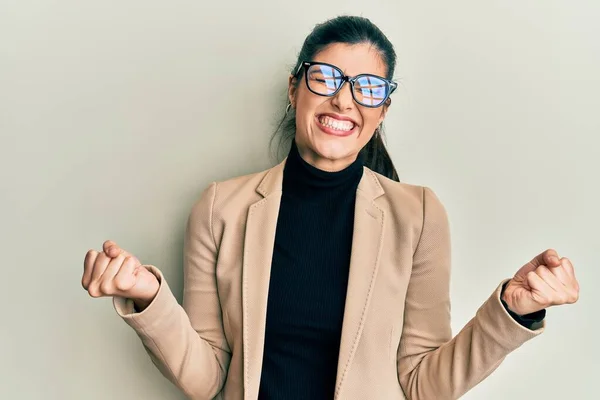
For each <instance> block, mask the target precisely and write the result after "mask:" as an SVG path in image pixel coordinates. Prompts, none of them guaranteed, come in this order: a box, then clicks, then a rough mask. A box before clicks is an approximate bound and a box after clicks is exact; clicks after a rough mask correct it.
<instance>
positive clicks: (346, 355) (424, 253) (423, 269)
mask: <svg viewBox="0 0 600 400" xmlns="http://www.w3.org/2000/svg"><path fill="white" fill-rule="evenodd" d="M286 160H287V158H286V159H285V160H283V162H281V163H279V164H278V165H276V166H274V167H272V168H270V169H268V170H266V171H262V172H259V173H255V174H251V175H246V176H241V177H237V178H233V179H229V180H225V181H221V182H213V183H211V184H210V185H209V186H208V187H206V188H205V189H204V191H203V193H202V194H201V195H200V197H199V199H198V200H197V201H196V202H195V203H194V206H193V207H192V210H191V213H190V214H189V218H188V220H187V225H186V229H185V241H184V266H183V268H184V290H183V301H182V303H183V305H182V306H180V305H179V304H178V302H177V300H176V298H175V297H174V295H173V294H172V292H171V290H170V289H169V285H168V283H167V281H166V280H165V278H164V276H163V274H162V273H161V271H160V270H159V269H158V268H156V267H155V266H153V265H145V267H146V268H148V269H149V270H150V271H151V272H153V273H154V274H155V275H156V276H157V277H158V279H159V281H160V289H159V291H158V294H157V295H156V297H155V299H154V300H153V301H152V303H151V304H150V305H149V306H148V307H147V308H146V309H144V310H143V311H142V312H139V313H138V312H135V310H134V307H133V302H132V301H131V300H130V299H124V298H119V297H115V298H114V299H113V304H114V307H115V310H116V311H117V313H118V314H119V315H120V316H121V317H122V318H123V319H124V320H125V322H126V323H127V324H129V325H130V326H131V327H132V328H133V329H134V330H135V332H136V333H137V335H139V337H140V338H141V341H142V343H143V346H144V347H145V349H146V351H147V352H148V354H149V355H150V358H151V359H152V362H153V363H154V364H155V365H156V366H157V367H158V369H159V370H160V371H161V373H162V374H163V375H164V376H165V377H166V378H168V379H169V380H170V381H171V382H173V383H174V384H175V385H176V386H177V387H179V388H180V389H181V390H182V391H183V392H184V393H185V394H186V395H187V396H188V397H189V398H191V399H212V398H215V399H224V400H238V399H257V398H258V390H259V384H260V376H261V369H262V359H263V348H264V337H265V321H266V310H267V295H268V287H269V273H270V268H271V258H272V254H273V246H274V240H275V228H276V224H277V217H278V212H279V206H280V200H281V194H282V179H283V168H284V165H285V162H286ZM363 172H364V173H363V176H362V178H361V180H360V182H359V185H358V188H357V195H356V203H355V222H354V230H353V235H354V236H353V242H352V251H351V262H350V276H349V282H348V294H347V299H346V303H345V309H344V319H343V326H342V336H341V344H340V348H339V358H338V360H339V361H338V369H337V377H336V386H335V388H336V389H335V397H334V398H335V399H336V400H338V399H339V400H341V399H345V400H359V399H360V400H364V399H369V400H378V399H380V400H395V399H414V400H416V399H419V400H423V399H426V400H442V399H456V398H458V397H460V396H462V395H463V394H464V393H465V392H467V391H468V390H469V389H471V388H472V387H474V386H475V385H476V384H477V383H479V382H480V381H481V380H483V379H484V378H485V377H487V376H488V375H489V374H490V373H491V372H492V371H494V370H495V369H496V368H497V367H498V365H499V364H500V363H501V362H502V360H503V359H504V358H505V357H506V356H507V355H508V354H509V353H510V352H511V351H513V350H514V349H516V348H518V347H519V346H521V345H522V344H523V343H525V342H526V341H528V340H530V339H531V338H533V337H535V336H537V335H539V334H540V333H542V332H543V330H544V328H545V321H544V322H543V323H542V325H541V327H540V328H539V329H537V330H530V329H528V328H526V327H523V326H522V325H520V324H519V323H518V322H517V321H515V320H514V319H513V318H512V317H511V316H510V315H509V314H508V312H507V311H506V309H505V308H504V306H503V305H502V303H501V299H500V292H501V288H502V284H503V283H504V282H506V281H507V280H508V279H505V280H503V281H502V282H500V283H499V285H498V286H497V287H496V289H495V290H494V291H493V292H492V293H491V295H490V297H489V298H488V299H487V300H486V301H485V302H484V303H483V305H481V307H480V308H479V309H478V310H477V312H476V314H475V316H474V317H473V318H472V319H471V320H470V321H469V322H468V323H467V324H466V325H465V326H464V328H462V330H461V331H460V332H459V333H458V334H457V335H456V336H454V337H452V332H451V327H450V293H449V292H450V290H449V288H450V266H451V252H450V247H451V246H450V229H449V222H448V216H447V213H446V209H445V208H444V206H443V204H442V203H441V201H440V200H439V198H438V197H437V195H436V194H435V193H434V192H433V190H432V189H430V188H429V187H426V186H417V185H412V184H408V183H399V182H396V181H392V180H390V179H388V178H386V177H384V176H382V175H380V174H377V173H375V172H374V171H372V170H370V169H369V168H367V167H364V171H363Z"/></svg>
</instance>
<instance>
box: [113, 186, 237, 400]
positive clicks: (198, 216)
mask: <svg viewBox="0 0 600 400" xmlns="http://www.w3.org/2000/svg"><path fill="white" fill-rule="evenodd" d="M215 191H216V183H213V184H211V185H210V186H209V187H208V188H207V189H206V190H205V191H204V192H203V193H202V195H201V197H200V199H199V200H198V202H197V203H196V204H195V205H194V207H193V209H192V211H191V214H190V216H189V218H188V222H187V227H186V233H185V244H184V293H183V307H182V306H180V305H179V304H178V303H177V300H176V299H175V297H174V296H173V293H172V292H171V290H170V289H169V286H168V284H167V281H166V280H165V279H164V277H163V275H162V273H161V272H160V271H159V270H158V269H157V268H156V267H154V266H151V265H147V266H145V267H146V268H147V269H148V270H149V271H150V272H152V273H153V274H154V275H155V276H156V277H157V278H158V279H159V281H160V288H159V290H158V293H157V295H156V297H155V298H154V299H153V300H152V302H151V303H150V304H149V305H148V306H147V307H146V308H145V309H144V310H143V311H142V312H139V313H138V312H135V310H134V302H133V300H131V299H126V298H123V297H115V298H114V306H115V309H116V310H117V312H118V313H119V315H120V316H121V317H122V318H123V319H124V320H125V321H126V322H127V323H128V324H129V325H130V326H131V327H132V328H133V329H134V330H135V331H136V332H137V334H138V335H139V337H140V338H141V340H142V343H143V345H144V347H145V349H146V351H147V352H148V354H149V355H150V358H151V359H152V362H153V363H154V364H155V365H156V366H157V367H158V369H159V370H160V371H161V373H162V374H163V375H164V376H165V377H167V378H168V379H169V380H170V381H171V382H173V383H174V384H175V385H176V386H177V387H179V388H180V389H181V390H182V391H183V392H184V393H185V394H186V395H187V396H188V397H189V398H192V399H208V398H213V397H215V396H216V395H217V394H218V393H219V392H220V391H221V389H222V387H223V385H224V383H225V378H226V375H227V370H228V368H229V362H230V359H231V350H230V348H229V346H228V344H227V341H226V339H225V334H224V332H223V324H222V316H221V306H220V303H219V297H218V294H217V283H216V276H215V263H216V256H217V251H218V249H217V245H216V242H215V240H214V237H213V234H212V209H213V202H214V198H215Z"/></svg>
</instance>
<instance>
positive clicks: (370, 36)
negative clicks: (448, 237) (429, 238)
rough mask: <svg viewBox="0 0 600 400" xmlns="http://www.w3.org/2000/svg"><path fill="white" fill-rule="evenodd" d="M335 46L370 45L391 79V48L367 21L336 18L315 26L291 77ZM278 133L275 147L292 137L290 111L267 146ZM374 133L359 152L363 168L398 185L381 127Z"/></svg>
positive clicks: (393, 55) (393, 61)
mask: <svg viewBox="0 0 600 400" xmlns="http://www.w3.org/2000/svg"><path fill="white" fill-rule="evenodd" d="M335 43H344V44H359V43H367V44H370V45H372V46H373V48H374V49H376V50H377V51H379V53H380V55H381V58H382V60H383V62H384V63H385V65H386V66H387V73H386V78H387V79H390V80H391V79H392V77H393V75H394V69H395V67H396V52H395V51H394V46H393V45H392V43H391V42H390V41H389V40H388V38H387V37H386V36H385V35H384V34H383V32H382V31H381V30H380V29H379V28H378V27H377V26H376V25H375V24H373V23H372V22H371V21H370V20H369V19H367V18H363V17H356V16H339V17H336V18H333V19H330V20H328V21H325V22H323V23H321V24H318V25H317V26H315V28H314V29H313V31H312V32H311V33H310V34H309V35H308V36H307V37H306V39H305V40H304V44H303V45H302V49H301V50H300V53H299V54H298V60H297V62H296V65H295V66H294V68H293V69H292V72H291V73H292V74H294V73H295V72H296V71H297V70H298V68H299V67H300V63H302V62H303V61H310V60H312V59H313V57H315V55H316V54H318V53H319V52H321V51H322V50H324V49H325V48H326V47H327V46H329V45H331V44H335ZM300 80H301V79H298V80H297V81H296V85H299V83H300ZM286 98H287V97H286ZM279 131H281V132H282V133H281V136H280V138H279V139H280V140H279V146H281V145H282V144H283V143H284V142H289V141H290V140H291V139H293V138H294V136H295V134H296V114H295V111H294V109H293V108H290V109H289V112H288V113H286V114H285V115H284V116H283V118H282V120H281V121H280V122H279V124H278V126H277V129H276V130H275V133H274V134H273V137H272V138H271V143H272V142H273V139H275V137H276V136H277V133H278V132H279ZM377 132H378V133H379V134H374V135H373V137H372V138H371V140H369V142H368V143H367V144H366V145H365V146H364V147H363V148H362V150H361V152H360V153H361V156H362V157H363V160H364V164H365V166H367V167H368V168H370V169H372V170H373V171H375V172H378V173H380V174H381V175H384V176H386V177H388V178H390V179H392V180H395V181H398V182H399V181H400V179H399V177H398V173H397V172H396V168H395V167H394V163H393V162H392V159H391V158H390V155H389V153H388V152H387V149H386V147H385V144H384V142H383V125H381V126H380V127H379V128H378V131H376V133H377Z"/></svg>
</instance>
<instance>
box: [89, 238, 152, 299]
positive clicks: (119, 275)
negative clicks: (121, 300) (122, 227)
mask: <svg viewBox="0 0 600 400" xmlns="http://www.w3.org/2000/svg"><path fill="white" fill-rule="evenodd" d="M102 249H103V251H100V252H98V251H95V250H90V251H88V252H87V254H86V255H85V260H84V263H83V266H84V268H83V277H82V279H81V284H82V285H83V288H84V289H85V290H87V291H88V293H89V294H90V296H92V297H105V296H111V297H112V296H118V297H125V298H129V299H132V300H133V301H134V303H135V305H136V308H137V309H138V310H140V311H141V310H143V309H144V308H146V307H147V306H148V305H149V304H150V303H151V302H152V300H153V299H154V297H155V296H156V293H157V292H158V288H159V286H160V284H159V282H158V279H157V278H156V276H155V275H154V274H153V273H152V272H150V271H148V270H147V269H146V268H145V267H143V266H142V265H141V263H140V262H139V260H138V259H137V258H136V257H134V256H133V255H131V254H129V253H127V252H126V251H124V250H122V249H121V248H120V247H119V246H117V245H116V243H114V242H112V241H110V240H107V241H106V242H104V244H103V246H102Z"/></svg>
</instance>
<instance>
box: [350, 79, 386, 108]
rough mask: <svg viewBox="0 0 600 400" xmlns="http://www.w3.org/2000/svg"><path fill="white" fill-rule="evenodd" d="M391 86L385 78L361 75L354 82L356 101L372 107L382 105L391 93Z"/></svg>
mask: <svg viewBox="0 0 600 400" xmlns="http://www.w3.org/2000/svg"><path fill="white" fill-rule="evenodd" d="M389 90H390V87H389V85H388V83H387V82H386V81H384V80H383V79H381V78H379V77H376V76H373V75H361V76H360V77H359V78H358V79H357V80H356V82H354V97H355V98H356V101H357V102H359V103H361V104H363V105H365V106H370V107H375V106H378V105H381V103H383V101H384V100H385V99H386V97H387V95H388V93H389Z"/></svg>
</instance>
